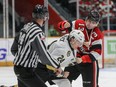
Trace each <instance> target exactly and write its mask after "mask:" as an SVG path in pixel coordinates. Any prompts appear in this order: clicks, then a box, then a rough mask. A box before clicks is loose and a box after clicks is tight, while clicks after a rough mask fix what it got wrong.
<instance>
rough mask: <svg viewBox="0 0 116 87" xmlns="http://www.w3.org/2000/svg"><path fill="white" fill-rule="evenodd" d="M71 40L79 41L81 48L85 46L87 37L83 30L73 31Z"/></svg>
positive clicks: (70, 35)
mask: <svg viewBox="0 0 116 87" xmlns="http://www.w3.org/2000/svg"><path fill="white" fill-rule="evenodd" d="M69 37H70V38H72V37H73V38H75V39H76V40H78V41H79V43H80V46H82V45H83V43H84V41H85V36H84V34H83V32H82V31H81V30H72V31H71V32H70V34H69Z"/></svg>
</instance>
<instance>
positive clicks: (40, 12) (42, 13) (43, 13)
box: [32, 4, 49, 20]
mask: <svg viewBox="0 0 116 87" xmlns="http://www.w3.org/2000/svg"><path fill="white" fill-rule="evenodd" d="M32 17H33V18H34V19H44V20H46V19H49V12H48V9H47V7H44V6H43V5H39V4H37V5H36V6H35V8H34V9H33V12H32Z"/></svg>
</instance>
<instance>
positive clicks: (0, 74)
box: [0, 67, 116, 87]
mask: <svg viewBox="0 0 116 87" xmlns="http://www.w3.org/2000/svg"><path fill="white" fill-rule="evenodd" d="M115 82H116V68H104V69H100V76H99V86H100V87H116V83H115ZM16 84H17V79H16V76H15V74H14V72H13V67H0V85H5V86H8V87H9V86H12V85H16ZM46 84H47V85H48V87H57V86H56V85H52V86H50V85H49V84H48V83H46ZM72 87H82V81H81V76H79V78H78V79H77V80H75V81H73V84H72Z"/></svg>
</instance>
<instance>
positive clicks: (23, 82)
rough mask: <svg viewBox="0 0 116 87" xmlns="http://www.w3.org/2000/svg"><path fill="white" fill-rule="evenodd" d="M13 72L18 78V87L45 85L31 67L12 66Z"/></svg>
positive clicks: (43, 86) (42, 86) (44, 86)
mask: <svg viewBox="0 0 116 87" xmlns="http://www.w3.org/2000/svg"><path fill="white" fill-rule="evenodd" d="M14 72H15V74H16V76H17V79H18V87H47V86H46V85H45V83H44V81H43V80H42V79H41V78H40V76H39V75H37V74H36V72H35V69H33V68H25V67H21V66H14Z"/></svg>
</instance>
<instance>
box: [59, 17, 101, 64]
mask: <svg viewBox="0 0 116 87" xmlns="http://www.w3.org/2000/svg"><path fill="white" fill-rule="evenodd" d="M65 23H66V21H62V22H59V23H58V28H59V29H60V30H61V31H62V32H63V33H69V32H70V31H71V30H73V29H79V30H81V31H82V32H83V33H84V35H85V42H88V43H89V46H88V47H86V46H85V45H83V47H81V48H78V50H79V54H80V55H81V54H82V56H81V58H82V60H83V63H91V62H92V61H95V60H96V59H97V58H98V57H99V56H100V55H101V52H102V37H103V35H102V32H101V31H100V29H99V28H98V27H95V28H94V29H92V30H88V29H87V28H86V24H85V21H84V20H82V19H78V20H75V21H72V22H70V25H71V27H69V28H64V24H65ZM79 54H77V55H79Z"/></svg>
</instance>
